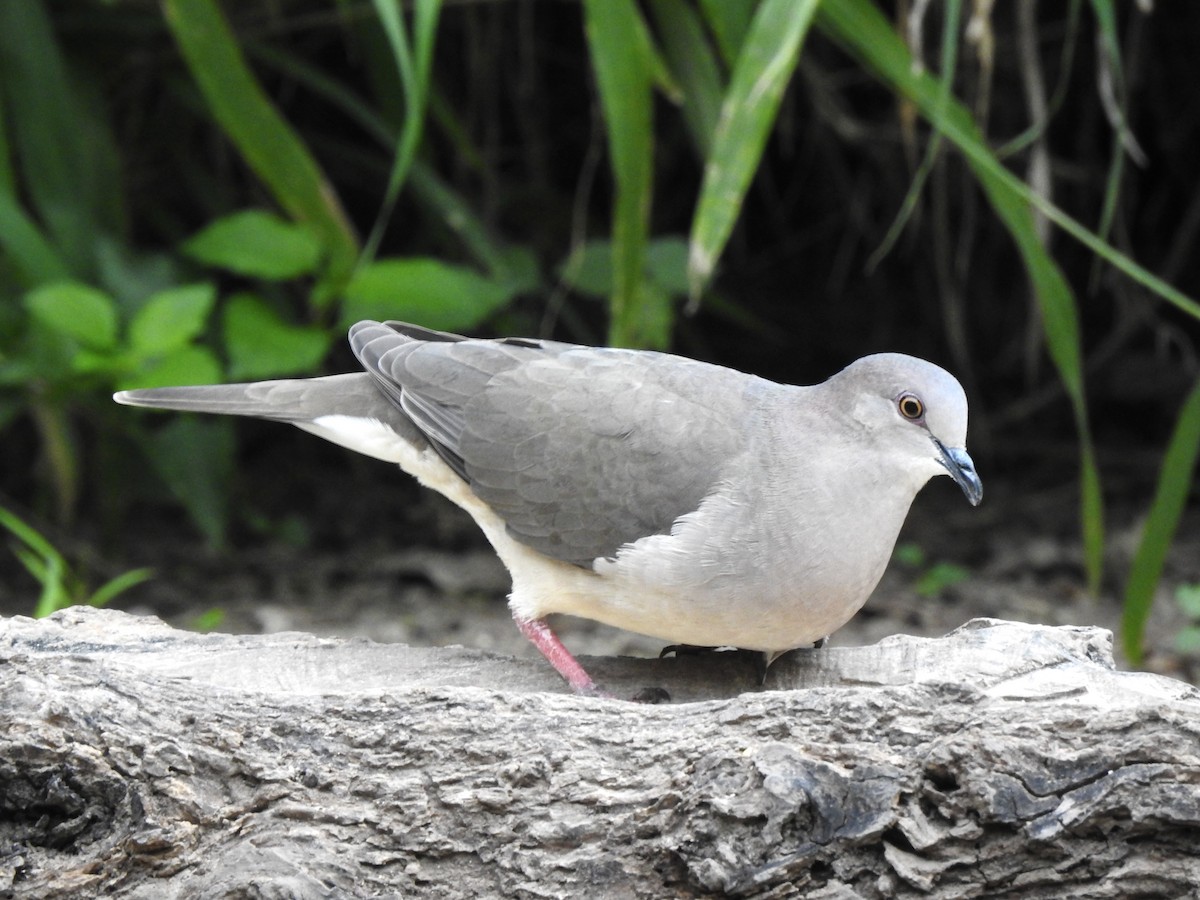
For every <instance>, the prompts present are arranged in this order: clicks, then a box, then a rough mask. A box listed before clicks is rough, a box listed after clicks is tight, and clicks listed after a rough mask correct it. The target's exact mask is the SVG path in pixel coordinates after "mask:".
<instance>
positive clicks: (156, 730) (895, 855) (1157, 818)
mask: <svg viewBox="0 0 1200 900" xmlns="http://www.w3.org/2000/svg"><path fill="white" fill-rule="evenodd" d="M585 665H586V666H587V667H588V669H589V671H591V672H593V674H594V675H595V676H596V677H597V679H598V680H599V681H600V682H601V683H603V684H606V685H607V686H608V687H609V688H610V689H613V690H614V691H616V692H617V693H620V694H623V695H629V694H633V693H635V692H637V691H638V690H639V689H640V688H642V687H643V686H647V685H653V686H660V687H662V688H665V689H666V690H667V691H668V692H669V693H670V694H671V696H672V697H673V698H674V699H673V702H671V703H669V704H666V705H647V704H640V703H631V702H627V701H624V700H612V699H595V698H581V697H575V696H571V695H569V694H565V693H564V687H563V685H562V684H561V683H560V682H559V681H558V679H557V676H556V675H555V674H554V673H553V671H552V670H550V668H549V666H547V665H545V664H544V663H542V662H541V661H536V660H530V661H528V662H526V661H517V660H512V659H506V658H503V657H496V656H491V655H488V654H486V653H481V652H477V651H471V650H462V649H453V648H451V649H416V648H411V647H404V646H398V645H379V644H373V643H370V642H365V641H338V640H323V639H318V638H315V637H311V636H308V635H301V634H274V635H264V636H228V635H196V634H189V633H185V632H180V631H175V630H173V629H171V628H169V627H167V626H166V625H164V624H162V623H161V622H159V621H158V620H155V619H147V618H134V617H132V616H128V615H125V614H122V613H118V612H112V611H100V610H92V609H72V610H67V611H65V612H62V613H59V614H58V615H56V616H54V617H52V618H50V619H46V620H40V621H34V620H31V619H24V618H12V619H4V620H0V690H2V692H3V694H2V696H3V707H2V709H3V712H2V713H0V886H2V887H6V888H7V890H8V891H9V894H10V895H14V896H17V897H25V896H29V897H67V896H95V895H104V896H110V897H125V898H185V897H186V898H192V897H206V898H207V897H271V898H283V897H303V898H307V897H354V896H430V897H473V898H477V897H492V896H505V897H557V896H571V895H587V896H593V897H656V898H657V897H668V896H677V897H685V896H696V895H706V894H712V893H721V892H725V893H728V894H733V895H739V896H769V897H786V896H807V897H823V898H833V897H846V898H849V897H916V896H921V897H997V896H1020V897H1054V898H1062V897H1084V896H1086V897H1113V898H1116V897H1150V896H1163V897H1176V896H1188V895H1195V894H1196V893H1197V891H1200V694H1198V692H1197V691H1196V690H1195V689H1193V688H1192V687H1190V686H1188V685H1186V684H1183V683H1180V682H1176V681H1172V680H1170V679H1166V678H1162V677H1158V676H1152V675H1144V674H1136V673H1125V672H1118V671H1116V670H1115V669H1114V666H1113V662H1112V656H1111V635H1110V634H1109V633H1108V632H1105V631H1101V630H1097V629H1090V628H1044V627H1037V626H1030V625H1021V624H1015V623H1010V622H1001V621H996V620H982V619H981V620H976V621H973V622H970V623H968V624H967V625H965V626H963V627H962V628H960V629H958V630H957V631H954V632H952V633H951V634H949V635H947V636H946V637H944V638H941V639H938V640H930V639H921V638H912V637H905V636H898V637H894V638H889V639H887V640H884V641H881V642H880V643H879V644H877V645H875V646H872V647H862V648H845V649H822V650H813V651H807V652H800V653H795V654H792V655H791V656H790V657H787V658H785V659H784V660H781V661H780V662H779V663H777V664H776V666H774V667H773V668H772V670H771V672H770V674H769V677H768V679H767V683H766V685H765V686H764V687H763V688H761V689H760V688H759V687H758V686H757V685H756V684H755V681H754V675H753V666H751V665H750V664H748V663H747V662H746V661H745V660H743V659H739V658H737V657H736V656H734V655H728V654H720V655H717V656H708V657H686V656H685V657H683V658H679V659H665V660H635V659H589V660H586V661H585Z"/></svg>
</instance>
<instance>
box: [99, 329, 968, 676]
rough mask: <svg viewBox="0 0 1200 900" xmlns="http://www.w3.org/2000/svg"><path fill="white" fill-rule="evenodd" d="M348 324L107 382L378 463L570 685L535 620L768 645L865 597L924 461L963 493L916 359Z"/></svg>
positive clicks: (157, 403) (933, 395)
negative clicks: (300, 346)
mask: <svg viewBox="0 0 1200 900" xmlns="http://www.w3.org/2000/svg"><path fill="white" fill-rule="evenodd" d="M349 341H350V346H351V348H352V349H353V351H354V354H355V356H356V357H357V358H358V361H359V363H360V364H361V366H362V368H363V370H364V371H361V372H354V373H349V374H342V375H329V376H323V377H317V378H305V379H281V380H274V381H262V382H255V383H247V384H224V385H202V386H186V387H163V388H149V389H143V390H131V391H122V392H120V393H117V394H116V395H114V399H115V400H116V401H117V402H118V403H123V404H127V405H130V406H142V407H156V408H162V409H172V410H182V411H191V412H200V413H217V414H224V415H235V416H253V417H257V418H261V419H269V420H274V421H278V422H288V423H291V424H292V425H295V426H296V427H297V428H300V429H302V430H304V431H307V432H310V433H312V434H315V435H318V436H319V437H322V438H325V439H326V440H329V441H332V442H333V443H335V444H339V445H341V446H343V447H346V448H348V449H350V450H354V451H357V452H359V453H363V454H366V455H367V456H371V457H374V458H376V459H380V460H383V461H385V462H390V463H394V464H396V465H398V466H399V467H400V468H401V469H403V470H404V471H405V472H407V473H409V474H410V475H413V476H415V477H416V478H417V480H418V481H420V482H421V483H422V484H424V485H425V486H427V487H429V488H432V489H433V490H435V491H437V492H438V493H440V494H442V495H443V496H445V497H446V498H447V499H449V500H450V501H451V502H453V503H455V504H457V505H458V506H460V507H462V508H463V509H464V510H466V511H467V512H468V513H469V514H470V515H471V517H472V518H473V519H474V520H475V522H476V523H477V524H478V526H479V527H480V529H481V530H482V531H483V533H484V535H485V536H486V537H487V539H488V541H489V542H490V543H491V545H492V547H493V548H494V549H495V551H496V553H497V554H498V555H499V557H500V559H501V560H502V561H503V562H504V565H505V566H506V567H507V569H508V572H509V574H510V575H511V578H512V592H511V593H510V595H509V607H510V609H511V612H512V616H513V620H514V621H515V623H516V625H517V628H518V629H520V631H521V632H522V633H523V634H524V635H525V636H526V637H527V638H528V639H529V640H530V641H531V642H532V643H533V644H534V646H536V647H537V649H538V650H539V651H541V653H542V654H543V655H544V656H545V657H546V659H547V660H548V661H549V662H550V663H551V664H552V665H553V666H554V668H555V669H556V670H557V671H558V672H559V673H560V674H561V675H562V677H563V678H564V679H565V680H566V681H567V683H568V684H569V685H570V687H571V688H572V689H574V690H575V691H576V692H578V693H581V694H597V693H602V691H600V689H599V688H598V687H597V685H596V683H595V682H594V681H593V680H592V679H591V677H590V676H589V675H588V674H587V672H586V671H585V670H584V669H583V667H582V666H581V665H580V663H579V662H578V661H577V660H576V659H575V657H574V656H573V655H572V654H571V653H570V651H569V650H568V649H567V648H566V646H564V645H563V643H562V642H561V641H560V640H559V638H558V637H557V635H555V633H554V632H553V631H552V630H551V628H550V626H549V625H548V623H547V617H548V616H551V615H554V614H565V615H570V616H580V617H583V618H586V619H592V620H595V621H598V622H603V623H605V624H608V625H613V626H616V627H618V628H622V629H626V630H628V631H634V632H638V633H641V634H644V635H649V636H651V637H656V638H661V639H663V640H664V641H669V642H673V643H676V644H680V645H696V646H734V647H739V648H742V649H746V650H753V651H759V652H761V653H762V654H764V657H763V658H764V659H765V660H766V661H767V662H768V663H769V661H770V660H771V659H773V658H775V657H776V656H778V655H779V654H781V653H784V652H786V651H788V650H790V649H793V648H797V647H802V646H805V645H809V644H812V643H814V642H818V641H821V640H823V639H824V638H825V637H827V636H828V635H830V634H831V633H833V632H835V631H836V630H837V629H838V628H840V627H841V626H842V625H844V624H845V623H846V622H847V621H849V619H850V618H851V617H852V616H853V615H854V614H855V613H856V612H857V611H858V610H859V609H860V608H861V607H862V606H863V604H864V603H865V602H866V601H867V598H868V597H869V596H870V595H871V593H872V592H873V591H874V589H875V587H876V585H877V584H878V582H879V579H880V578H881V576H882V575H883V572H884V569H885V568H886V567H887V564H888V561H889V559H890V557H891V554H892V550H893V548H894V546H895V542H896V537H897V535H898V533H899V531H900V527H901V525H902V524H903V523H904V520H905V517H906V516H907V514H908V510H909V507H910V506H911V504H912V502H913V499H914V498H915V497H916V495H917V493H918V492H919V491H920V490H921V488H922V487H923V486H924V485H925V484H926V483H927V482H928V481H929V480H930V479H931V478H933V477H934V476H937V475H947V476H949V477H950V478H952V479H953V480H954V482H955V483H956V484H957V485H958V486H959V487H960V488H961V489H962V491H963V493H964V494H965V495H966V498H967V500H968V501H969V502H970V503H971V504H972V505H977V504H978V503H979V502H980V500H981V499H982V495H983V487H982V483H981V481H980V478H979V476H978V474H977V473H976V471H975V466H974V464H973V463H972V461H971V457H970V456H969V455H968V453H967V450H966V437H967V399H966V396H965V394H964V392H963V389H962V387H961V385H960V384H959V383H958V381H957V380H956V379H955V378H954V377H953V376H952V375H951V374H950V373H949V372H947V371H946V370H945V369H942V368H941V367H939V366H936V365H934V364H933V363H930V362H926V361H924V360H921V359H918V358H916V357H912V356H906V355H903V354H898V353H879V354H874V355H871V356H866V357H863V358H862V359H859V360H857V361H855V362H853V363H851V364H850V365H848V366H846V367H845V368H844V369H842V370H841V371H840V372H837V373H836V374H834V375H832V376H831V377H830V378H828V379H827V380H826V381H824V382H822V383H820V384H813V385H785V384H778V383H775V382H772V381H769V380H766V379H763V378H760V377H757V376H754V375H750V374H745V373H742V372H739V371H736V370H734V369H730V368H725V367H722V366H717V365H712V364H709V363H704V362H699V361H696V360H692V359H688V358H685V357H682V356H675V355H671V354H667V353H660V352H655V351H647V350H625V349H618V348H607V347H588V346H581V345H575V344H569V343H560V342H557V341H549V340H537V339H528V338H506V339H491V340H476V339H469V338H464V337H460V336H458V335H454V334H449V333H446V332H440V331H433V330H430V329H426V328H422V327H420V326H417V325H410V324H406V323H402V322H386V323H380V322H374V321H364V322H359V323H357V324H355V325H354V326H352V327H351V328H350V332H349Z"/></svg>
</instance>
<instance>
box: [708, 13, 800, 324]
mask: <svg viewBox="0 0 1200 900" xmlns="http://www.w3.org/2000/svg"><path fill="white" fill-rule="evenodd" d="M817 6H818V0H764V2H763V4H762V5H761V6H759V8H758V11H757V12H756V13H755V15H754V18H753V20H752V21H751V23H750V30H749V31H748V32H747V34H746V38H745V41H744V42H743V44H742V50H741V53H739V54H738V57H737V61H736V63H735V64H734V68H733V75H732V76H731V78H730V80H729V90H728V91H727V92H726V94H725V100H724V102H723V103H722V105H721V117H720V120H719V122H718V124H717V133H716V136H715V137H714V140H713V151H712V155H711V156H710V157H709V158H708V161H707V165H706V166H705V169H704V181H703V184H702V185H701V189H700V199H699V201H698V203H697V208H696V215H695V217H694V218H693V220H692V234H691V251H690V255H689V259H688V279H689V281H690V282H691V294H692V298H693V302H695V299H696V298H697V297H699V296H700V292H701V291H702V290H703V289H704V286H705V284H707V282H708V281H709V279H710V278H711V277H712V273H713V269H714V267H715V266H716V262H717V258H718V257H719V256H720V254H721V251H722V250H723V249H724V247H725V243H726V242H727V241H728V240H729V235H730V234H731V233H732V231H733V226H734V223H735V222H736V221H737V215H738V213H739V212H740V210H741V208H742V200H743V199H744V198H745V196H746V189H747V188H748V187H749V185H750V180H751V179H752V178H753V177H754V172H755V170H756V169H757V168H758V163H759V160H760V159H761V158H762V152H763V147H765V146H766V143H767V137H768V135H769V134H770V131H771V126H772V125H773V124H774V123H775V115H776V113H777V112H778V110H779V103H780V100H781V99H782V98H783V91H784V89H785V88H786V87H787V84H788V82H789V81H790V80H791V75H792V71H793V70H794V69H795V67H796V61H797V60H798V59H799V56H800V45H801V44H802V43H803V42H804V36H805V35H806V34H807V33H808V28H809V26H810V25H811V24H812V21H813V14H814V13H815V12H816V10H817Z"/></svg>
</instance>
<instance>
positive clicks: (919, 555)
mask: <svg viewBox="0 0 1200 900" xmlns="http://www.w3.org/2000/svg"><path fill="white" fill-rule="evenodd" d="M892 558H893V559H895V560H896V562H898V563H899V564H900V565H902V566H909V567H911V568H914V569H915V568H920V567H921V566H923V565H925V551H924V550H923V549H921V545H920V544H915V543H913V542H911V541H909V542H907V543H903V544H897V545H896V549H895V550H894V551H893V552H892Z"/></svg>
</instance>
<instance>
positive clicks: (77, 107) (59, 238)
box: [0, 0, 123, 276]
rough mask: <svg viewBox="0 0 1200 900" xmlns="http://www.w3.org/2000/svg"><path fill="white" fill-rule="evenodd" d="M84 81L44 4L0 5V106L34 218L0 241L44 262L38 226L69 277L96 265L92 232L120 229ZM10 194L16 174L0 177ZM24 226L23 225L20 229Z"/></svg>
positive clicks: (98, 120)
mask: <svg viewBox="0 0 1200 900" xmlns="http://www.w3.org/2000/svg"><path fill="white" fill-rule="evenodd" d="M89 90H90V88H89V86H88V85H86V84H84V83H81V82H80V83H77V82H74V81H72V79H71V77H70V72H69V71H68V67H67V62H66V59H65V57H64V54H63V52H62V49H61V48H60V47H59V44H58V41H57V39H56V37H55V34H54V28H53V24H52V22H51V19H50V15H49V13H48V12H47V7H46V4H44V3H39V2H35V0H11V2H6V3H0V105H2V106H3V108H4V109H5V115H6V123H5V124H6V132H7V137H8V140H9V141H10V142H11V145H12V149H13V151H14V152H15V159H14V162H15V163H16V164H17V165H16V171H17V172H19V177H20V181H21V194H22V195H23V196H25V197H26V198H27V200H28V204H29V209H30V211H31V212H32V213H33V215H31V216H29V217H28V219H27V221H26V222H20V221H19V220H16V219H15V218H14V216H13V215H12V214H11V211H10V214H9V215H8V216H7V217H6V218H7V219H8V220H9V223H12V222H13V221H17V227H18V228H19V229H20V233H18V235H17V236H15V237H14V236H8V237H7V239H6V244H13V245H17V246H21V245H23V246H24V247H25V253H26V255H28V253H30V252H34V253H36V254H37V255H38V256H39V257H41V261H42V262H43V263H44V262H45V261H46V259H47V256H48V254H46V253H45V252H44V247H38V248H36V249H34V244H35V243H39V242H37V241H36V239H35V238H33V237H32V231H31V229H30V228H29V227H28V224H29V223H31V222H33V221H35V220H36V221H37V222H39V223H40V224H39V226H38V229H39V231H41V232H42V233H44V235H45V238H46V240H44V241H42V242H40V243H41V244H45V243H47V242H50V243H52V244H53V246H54V248H55V254H56V255H57V257H58V259H59V260H60V261H61V263H62V264H65V265H66V266H67V267H68V268H69V269H70V270H71V273H72V274H75V275H79V276H86V275H88V274H90V273H92V272H93V271H94V269H95V264H96V247H97V242H98V237H99V235H101V234H103V233H109V234H114V233H119V232H120V230H121V228H122V224H123V213H122V206H121V201H120V193H119V189H118V188H117V185H118V184H119V183H120V182H121V179H120V178H119V171H118V169H119V163H118V161H117V157H116V150H115V148H114V145H113V142H112V140H111V137H110V135H109V133H108V130H107V125H106V123H105V122H104V120H103V118H102V106H101V105H100V104H99V103H97V102H94V98H93V97H91V96H89ZM6 180H8V181H9V184H10V193H13V192H15V191H16V187H15V185H14V181H15V179H14V178H12V177H11V176H10V177H9V178H8V179H6ZM23 225H24V226H25V227H22V226H23Z"/></svg>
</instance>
